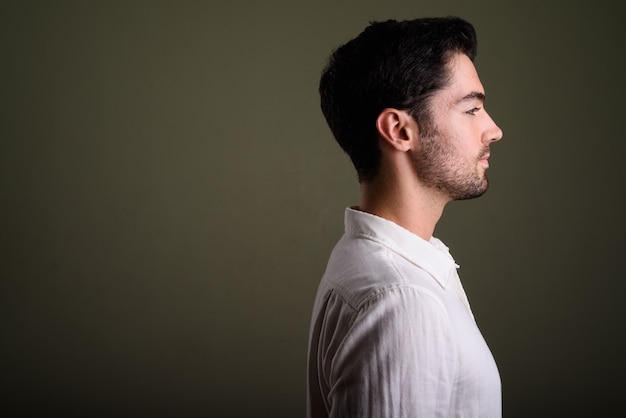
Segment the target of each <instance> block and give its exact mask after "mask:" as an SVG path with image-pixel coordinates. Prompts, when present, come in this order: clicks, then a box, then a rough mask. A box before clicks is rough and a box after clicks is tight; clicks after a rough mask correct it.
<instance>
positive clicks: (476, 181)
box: [412, 54, 502, 200]
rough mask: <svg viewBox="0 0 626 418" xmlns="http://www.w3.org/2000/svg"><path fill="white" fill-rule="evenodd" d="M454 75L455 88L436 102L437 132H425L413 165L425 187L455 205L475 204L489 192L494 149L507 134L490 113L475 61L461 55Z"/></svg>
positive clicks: (433, 123) (433, 104)
mask: <svg viewBox="0 0 626 418" xmlns="http://www.w3.org/2000/svg"><path fill="white" fill-rule="evenodd" d="M448 71H449V72H450V82H449V84H448V85H447V86H446V87H444V88H443V89H441V90H439V91H438V92H437V93H435V94H434V95H433V97H432V98H431V101H430V105H431V109H432V110H431V126H430V129H422V130H421V131H420V147H419V149H417V150H414V151H413V152H412V159H413V162H414V166H415V171H416V174H417V176H418V178H419V179H420V180H421V181H422V182H423V183H424V184H425V185H427V186H429V187H432V188H434V189H436V190H438V191H439V192H441V193H443V194H445V195H446V196H447V197H448V198H449V199H450V200H463V199H471V198H474V197H478V196H480V195H482V194H483V193H484V192H485V191H486V190H487V188H488V186H489V181H488V179H487V175H486V170H487V168H489V156H490V148H489V147H490V145H491V143H493V142H495V141H498V140H500V139H501V138H502V130H501V129H500V128H499V127H498V126H497V125H496V124H495V122H494V121H493V119H491V117H490V116H489V114H488V113H487V111H486V110H485V107H484V99H485V91H484V88H483V86H482V84H481V82H480V79H479V78H478V73H477V72H476V68H475V67H474V64H473V63H472V61H471V60H470V59H469V58H468V57H467V56H466V55H464V54H457V55H455V56H454V57H453V58H452V59H451V60H450V62H449V63H448Z"/></svg>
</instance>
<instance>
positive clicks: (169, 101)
mask: <svg viewBox="0 0 626 418" xmlns="http://www.w3.org/2000/svg"><path fill="white" fill-rule="evenodd" d="M216 3H217V2H209V1H207V2H188V1H170V2H162V1H104V2H103V1H99V2H95V1H76V2H68V1H42V2H32V1H19V2H11V1H4V2H2V5H1V6H0V47H1V49H0V53H1V60H2V61H1V65H0V106H1V108H0V141H1V143H0V222H1V224H0V227H1V229H0V275H1V281H0V327H1V328H0V333H1V334H0V338H1V341H0V359H1V362H2V363H1V365H0V366H1V368H0V370H1V371H0V379H1V383H2V387H3V389H2V391H1V392H0V393H1V395H0V397H1V398H2V402H0V412H7V411H10V412H11V415H5V414H4V413H3V414H2V415H5V416H20V415H23V416H32V415H34V414H39V415H40V416H51V415H54V414H55V413H61V414H62V415H61V416H86V417H87V416H89V417H91V416H119V417H121V416H134V417H162V416H163V417H164V416H180V417H195V416H212V417H298V416H303V415H304V407H305V374H306V371H305V370H306V368H305V364H306V350H307V334H308V326H309V316H310V310H311V306H312V302H313V297H314V294H315V289H316V287H317V283H318V281H319V278H320V276H321V275H322V273H323V271H324V268H325V264H326V260H327V257H328V254H329V252H330V250H331V249H332V246H333V245H334V242H335V241H336V240H337V238H338V237H339V236H340V235H341V233H342V229H343V209H344V207H345V206H347V205H351V204H354V203H356V202H357V197H358V184H357V181H356V176H355V174H354V172H353V169H352V167H351V165H350V162H349V160H348V158H347V157H346V156H345V155H343V154H342V152H341V151H340V149H339V147H338V146H337V145H336V143H335V142H334V140H333V138H332V136H331V134H330V131H329V129H328V128H327V126H326V124H325V121H324V120H323V116H322V114H321V112H320V111H319V104H318V96H317V82H318V78H319V74H320V71H321V69H322V67H323V65H324V63H325V61H326V58H327V56H328V54H329V53H330V52H331V50H332V49H333V48H334V47H336V46H338V45H339V44H340V43H343V42H345V41H347V40H348V39H350V38H351V37H353V36H355V35H356V34H357V33H358V32H360V31H361V30H362V29H363V28H364V27H365V26H366V25H367V23H368V22H369V21H370V20H382V19H387V18H397V19H406V18H414V17H419V16H431V15H458V16H461V17H464V18H466V19H468V20H470V21H471V22H472V23H474V25H475V26H476V28H477V31H478V35H479V54H478V58H477V62H476V65H477V68H478V70H479V73H480V76H481V78H482V81H483V84H484V85H485V88H486V90H487V95H488V100H487V107H488V108H489V111H490V113H491V115H492V116H493V117H494V119H495V120H496V121H497V122H498V123H499V125H500V126H501V127H502V129H503V130H504V139H503V140H502V141H501V142H499V143H497V144H495V145H494V146H493V148H492V151H493V153H492V159H491V165H492V167H491V168H490V170H489V173H490V178H491V180H492V182H491V183H492V187H491V189H490V191H489V192H488V193H487V194H486V195H485V196H484V197H483V198H481V199H477V200H474V201H468V202H455V203H452V204H451V205H449V206H448V208H447V209H446V211H445V213H444V216H443V218H442V220H441V222H440V224H439V226H438V229H437V235H438V236H439V237H440V238H442V239H443V240H444V241H445V242H446V243H447V244H448V245H449V246H450V247H451V250H452V253H453V254H454V255H455V257H456V259H457V261H458V263H459V264H461V271H460V272H461V277H462V279H463V280H464V284H465V287H466V290H467V292H468V295H469V298H470V301H471V302H472V306H473V309H474V312H475V315H476V318H477V321H478V323H479V326H480V327H481V329H482V331H483V334H484V335H485V338H486V339H487V341H488V343H489V345H490V346H491V349H492V351H493V353H494V356H495V358H496V361H497V363H498V365H499V367H500V371H501V375H502V381H503V397H504V413H505V416H506V417H509V418H514V417H573V416H585V417H590V416H594V417H595V416H608V415H609V411H612V410H614V409H616V408H618V407H619V408H621V405H622V399H621V398H622V396H623V390H624V382H623V376H624V374H626V365H625V361H624V353H626V344H625V338H624V325H623V319H624V317H625V308H624V292H625V290H626V286H625V285H624V278H625V277H624V273H623V271H622V265H623V259H622V257H624V250H625V245H624V236H625V233H626V231H625V228H624V212H625V211H624V209H625V204H624V196H623V193H624V181H625V175H624V172H625V169H624V164H623V161H624V149H625V147H624V143H625V142H626V138H625V137H624V133H623V132H624V130H623V124H624V116H623V114H622V110H623V108H624V106H623V103H624V98H625V97H626V94H625V92H624V90H625V89H624V82H623V75H624V73H625V72H626V71H625V70H626V69H625V65H624V62H625V60H624V50H623V49H624V47H623V46H624V40H625V39H626V37H625V33H624V24H623V17H624V15H623V12H619V13H618V12H617V11H616V9H615V7H617V6H614V4H616V3H614V2H608V1H606V2H605V1H594V2H587V1H585V2H582V1H554V2H544V1H541V2H539V1H537V2H534V1H525V2H512V1H511V2H509V1H503V0H490V1H478V2H465V1H456V0H449V1H439V2H437V1H434V0H431V1H419V0H396V1H357V0H352V1H341V0H334V1H329V0H316V1H312V0H311V1H295V0H294V1H287V0H266V1H263V2H261V1H259V2H255V1H232V2H220V3H221V4H219V5H217V4H216Z"/></svg>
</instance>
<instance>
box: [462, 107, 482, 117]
mask: <svg viewBox="0 0 626 418" xmlns="http://www.w3.org/2000/svg"><path fill="white" fill-rule="evenodd" d="M479 110H480V107H475V108H473V109H471V110H468V111H467V112H465V113H467V114H468V115H472V116H474V115H475V114H476V112H478V111H479Z"/></svg>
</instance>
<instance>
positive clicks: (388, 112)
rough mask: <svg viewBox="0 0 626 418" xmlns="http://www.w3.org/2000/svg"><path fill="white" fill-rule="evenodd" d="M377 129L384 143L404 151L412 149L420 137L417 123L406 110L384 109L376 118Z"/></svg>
mask: <svg viewBox="0 0 626 418" xmlns="http://www.w3.org/2000/svg"><path fill="white" fill-rule="evenodd" d="M376 129H377V130H378V135H379V137H380V139H381V140H382V141H383V143H386V144H387V145H390V146H391V147H393V148H395V149H396V150H398V151H402V152H406V151H408V150H410V149H412V148H413V147H414V145H415V141H416V140H417V138H418V137H419V131H418V127H417V123H416V122H415V120H414V119H413V117H412V116H411V115H409V114H408V113H407V112H405V111H404V110H398V109H393V108H387V109H384V110H383V111H382V112H380V114H379V115H378V118H376Z"/></svg>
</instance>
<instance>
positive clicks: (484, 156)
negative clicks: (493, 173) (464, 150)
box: [480, 154, 491, 167]
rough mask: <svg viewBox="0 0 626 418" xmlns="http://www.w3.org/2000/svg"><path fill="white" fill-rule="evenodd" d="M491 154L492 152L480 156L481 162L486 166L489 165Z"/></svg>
mask: <svg viewBox="0 0 626 418" xmlns="http://www.w3.org/2000/svg"><path fill="white" fill-rule="evenodd" d="M490 156H491V154H485V155H483V156H482V157H480V162H481V163H482V164H483V165H485V166H486V167H489V157H490Z"/></svg>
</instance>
